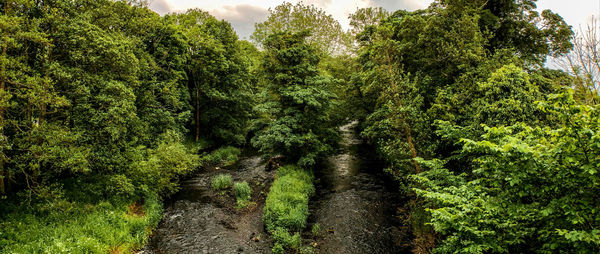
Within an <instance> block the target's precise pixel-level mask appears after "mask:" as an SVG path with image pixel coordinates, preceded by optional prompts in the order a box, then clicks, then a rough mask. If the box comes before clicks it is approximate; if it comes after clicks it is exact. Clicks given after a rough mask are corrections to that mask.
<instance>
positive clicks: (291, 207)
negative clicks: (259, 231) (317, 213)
mask: <svg viewBox="0 0 600 254" xmlns="http://www.w3.org/2000/svg"><path fill="white" fill-rule="evenodd" d="M314 191H315V188H314V185H313V176H312V173H311V172H310V171H307V170H304V169H301V168H299V167H296V166H292V165H288V166H285V167H281V168H279V170H278V172H277V178H276V179H275V181H274V182H273V185H272V186H271V189H270V191H269V194H268V195H267V200H266V204H265V208H264V210H263V222H264V224H265V227H266V229H267V232H269V233H270V234H271V235H272V236H273V240H274V246H273V253H284V251H285V250H288V249H290V250H295V251H299V250H300V248H301V247H302V239H301V238H300V232H302V230H303V229H304V228H305V227H306V220H307V218H308V200H309V198H310V196H311V195H312V194H313V193H314Z"/></svg>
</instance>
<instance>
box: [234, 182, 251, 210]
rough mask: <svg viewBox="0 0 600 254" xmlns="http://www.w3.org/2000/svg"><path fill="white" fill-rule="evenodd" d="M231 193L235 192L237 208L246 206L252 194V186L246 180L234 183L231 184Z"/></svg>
mask: <svg viewBox="0 0 600 254" xmlns="http://www.w3.org/2000/svg"><path fill="white" fill-rule="evenodd" d="M233 193H234V194H235V199H236V202H237V206H238V208H244V207H246V206H248V204H249V203H250V198H251V195H252V188H250V185H248V183H247V182H246V181H244V182H241V183H235V184H234V185H233Z"/></svg>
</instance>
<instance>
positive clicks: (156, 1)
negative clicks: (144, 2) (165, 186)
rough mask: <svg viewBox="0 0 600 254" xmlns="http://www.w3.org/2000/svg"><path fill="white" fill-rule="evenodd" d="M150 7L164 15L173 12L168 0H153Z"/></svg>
mask: <svg viewBox="0 0 600 254" xmlns="http://www.w3.org/2000/svg"><path fill="white" fill-rule="evenodd" d="M150 9H152V10H153V11H155V12H157V13H158V14H160V15H164V14H167V13H169V12H171V6H170V5H169V1H168V0H151V1H150Z"/></svg>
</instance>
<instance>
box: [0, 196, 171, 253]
mask: <svg viewBox="0 0 600 254" xmlns="http://www.w3.org/2000/svg"><path fill="white" fill-rule="evenodd" d="M131 207H132V205H131V204H127V203H124V202H123V203H118V204H113V203H110V202H107V201H103V202H100V203H98V204H81V203H66V204H65V205H63V206H62V208H54V209H52V210H50V211H43V212H42V211H40V210H37V209H35V210H33V209H30V208H27V207H17V208H16V209H18V210H19V211H18V212H13V213H9V214H5V216H4V217H3V218H2V221H1V222H0V253H102V254H105V253H110V252H118V253H133V252H135V250H137V249H139V248H141V247H143V246H144V244H145V243H146V242H147V239H148V236H149V235H150V233H151V232H152V229H154V228H155V227H156V226H157V225H158V222H160V219H161V216H162V204H161V203H160V201H159V199H158V198H157V197H148V198H146V199H145V202H144V203H143V211H131Z"/></svg>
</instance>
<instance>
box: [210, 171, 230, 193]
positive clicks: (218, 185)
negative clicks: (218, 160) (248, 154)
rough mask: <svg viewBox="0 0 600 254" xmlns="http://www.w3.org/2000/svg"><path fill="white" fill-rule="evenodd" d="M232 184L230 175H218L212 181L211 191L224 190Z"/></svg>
mask: <svg viewBox="0 0 600 254" xmlns="http://www.w3.org/2000/svg"><path fill="white" fill-rule="evenodd" d="M232 184H233V179H231V175H230V174H218V175H216V176H214V177H213V179H212V188H213V190H216V191H218V190H226V189H228V188H229V187H231V185H232Z"/></svg>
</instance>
